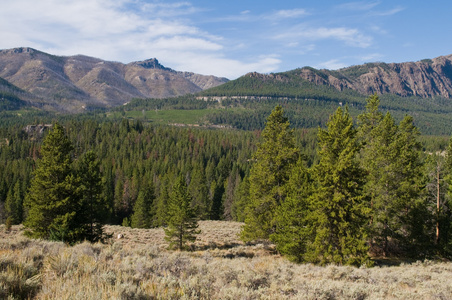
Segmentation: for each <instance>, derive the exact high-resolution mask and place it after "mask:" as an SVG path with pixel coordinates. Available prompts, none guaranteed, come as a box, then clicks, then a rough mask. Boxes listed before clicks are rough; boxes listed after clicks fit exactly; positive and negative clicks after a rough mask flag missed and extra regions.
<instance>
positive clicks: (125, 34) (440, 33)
mask: <svg viewBox="0 0 452 300" xmlns="http://www.w3.org/2000/svg"><path fill="white" fill-rule="evenodd" d="M451 11H452V1H449V0H434V1H425V0H424V1H421V0H404V1H397V0H379V1H372V0H370V1H338V0H336V1H332V0H330V1H324V0H311V1H304V0H298V1H293V0H287V1H285V0H279V1H275V0H259V1H251V0H240V1H236V0H229V1H212V0H191V1H184V0H181V1H178V0H168V1H158V0H109V1H108V0H39V1H36V0H14V1H2V3H1V4H0V49H10V48H16V47H32V48H35V49H37V50H40V51H44V52H47V53H50V54H54V55H64V56H70V55H77V54H83V55H87V56H93V57H97V58H100V59H103V60H110V61H119V62H122V63H130V62H134V61H141V60H145V59H150V58H157V59H158V60H159V62H160V63H161V64H162V65H164V66H165V67H169V68H172V69H174V70H177V71H190V72H195V73H199V74H204V75H215V76H221V77H227V78H229V79H235V78H237V77H240V76H242V75H245V74H246V73H248V72H260V73H276V72H284V71H289V70H293V69H296V68H301V67H304V66H311V67H314V68H318V69H330V70H335V69H340V68H344V67H349V66H352V65H359V64H363V63H366V62H377V61H379V62H386V63H391V62H398V63H399V62H406V61H418V60H422V59H426V58H435V57H438V56H442V55H449V54H452V38H451V33H452V19H451V17H450V13H451Z"/></svg>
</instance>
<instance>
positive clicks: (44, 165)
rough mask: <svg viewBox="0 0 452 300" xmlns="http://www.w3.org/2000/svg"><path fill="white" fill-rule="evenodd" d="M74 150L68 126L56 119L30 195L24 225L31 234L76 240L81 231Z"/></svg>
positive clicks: (70, 240) (32, 235)
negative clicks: (78, 220)
mask: <svg viewBox="0 0 452 300" xmlns="http://www.w3.org/2000/svg"><path fill="white" fill-rule="evenodd" d="M72 150H73V146H72V144H71V142H70V141H69V139H68V137H67V136H66V134H65V132H64V128H63V127H62V126H61V125H59V124H58V123H56V124H55V125H54V126H53V129H52V130H51V131H50V133H49V134H48V135H47V137H46V138H45V140H44V143H43V146H42V147H41V155H42V158H41V159H40V160H39V161H38V166H37V168H36V170H35V172H34V178H33V179H32V182H31V186H30V190H29V193H28V195H27V197H26V206H27V208H28V216H27V219H26V220H25V223H24V225H25V226H26V227H27V228H28V229H29V230H30V231H28V233H29V235H30V236H31V237H34V238H44V239H49V238H51V237H53V238H55V239H59V240H64V241H67V242H72V241H75V240H77V238H78V236H79V234H80V232H79V231H78V228H77V226H76V223H75V221H76V220H75V214H76V211H77V209H78V207H77V206H78V197H79V195H78V193H79V190H78V180H77V177H76V176H75V174H74V172H73V170H72V167H71V164H72ZM52 233H53V235H52Z"/></svg>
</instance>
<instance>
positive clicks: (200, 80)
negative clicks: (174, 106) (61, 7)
mask: <svg viewBox="0 0 452 300" xmlns="http://www.w3.org/2000/svg"><path fill="white" fill-rule="evenodd" d="M0 78H3V79H5V80H7V81H8V82H9V83H11V84H13V85H14V86H16V87H18V88H20V89H22V90H23V91H25V92H28V93H30V94H31V95H33V96H35V97H37V98H36V99H34V102H36V103H37V105H38V106H41V107H44V108H46V107H47V108H53V109H57V110H60V111H66V112H75V111H83V110H84V109H85V108H87V107H89V106H102V107H111V106H117V105H122V104H124V103H127V102H129V101H130V100H131V99H132V98H166V97H174V96H180V95H185V94H188V93H195V92H198V91H201V90H203V89H205V88H208V87H213V86H217V85H220V84H222V83H224V82H227V81H228V80H227V79H225V78H218V77H214V76H204V75H199V74H193V73H185V72H177V71H174V70H172V69H169V68H166V67H164V66H162V65H161V64H160V63H159V62H158V60H157V59H149V60H145V61H141V62H133V63H129V64H122V63H118V62H110V61H103V60H101V59H97V58H93V57H87V56H82V55H77V56H70V57H61V56H53V55H50V54H47V53H44V52H41V51H38V50H35V49H32V48H15V49H9V50H0ZM38 102H39V104H38Z"/></svg>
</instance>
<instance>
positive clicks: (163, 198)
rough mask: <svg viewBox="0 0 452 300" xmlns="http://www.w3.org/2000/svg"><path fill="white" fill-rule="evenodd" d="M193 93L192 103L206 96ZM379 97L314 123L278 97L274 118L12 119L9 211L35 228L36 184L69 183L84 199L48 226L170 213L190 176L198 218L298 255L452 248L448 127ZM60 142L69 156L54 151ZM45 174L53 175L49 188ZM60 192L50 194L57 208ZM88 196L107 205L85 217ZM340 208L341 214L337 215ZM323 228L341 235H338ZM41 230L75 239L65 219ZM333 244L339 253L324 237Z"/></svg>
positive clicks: (134, 222) (4, 206) (424, 252)
mask: <svg viewBox="0 0 452 300" xmlns="http://www.w3.org/2000/svg"><path fill="white" fill-rule="evenodd" d="M197 101H198V100H192V102H190V101H185V102H184V103H185V105H188V106H190V105H194V106H195V107H196V105H197V104H199V103H204V104H205V105H210V104H209V102H197ZM190 103H191V104H190ZM137 105H138V104H137ZM154 105H159V103H158V102H154ZM160 105H169V104H168V103H166V104H164V102H161V103H160ZM172 105H174V106H178V105H181V103H178V102H177V101H175V102H174V103H173V104H172ZM379 105H380V103H379V98H378V96H376V95H373V96H372V97H370V98H369V99H367V101H366V108H365V112H364V113H361V114H360V115H359V117H358V118H356V119H353V117H352V116H351V115H350V114H349V110H348V107H347V106H345V107H339V108H338V109H337V110H336V112H335V113H334V114H332V115H331V116H330V117H329V119H328V121H327V127H325V128H320V129H312V130H309V129H293V128H291V126H290V121H289V119H288V118H287V117H286V114H285V112H284V107H283V106H276V108H275V109H274V110H273V112H272V113H271V114H270V116H269V117H268V119H267V122H266V123H265V127H264V128H265V129H264V131H261V130H254V131H242V130H234V129H208V128H194V127H191V128H187V127H180V126H167V125H158V124H155V125H153V124H152V123H149V122H148V121H146V119H145V118H144V119H143V118H142V120H128V119H125V118H122V119H119V120H116V119H114V118H113V119H109V117H107V116H104V117H103V118H101V119H100V120H94V118H93V117H95V116H96V115H93V116H91V117H89V116H85V119H79V120H75V119H73V118H71V119H66V120H65V119H60V121H59V123H54V122H50V123H49V124H47V125H41V126H24V125H22V124H20V122H19V123H16V125H13V126H12V125H8V126H4V127H2V128H1V130H0V137H1V140H0V150H1V151H0V175H1V177H0V205H1V210H0V212H1V215H0V218H1V222H6V223H7V224H19V223H22V222H24V221H25V224H26V226H30V227H31V228H33V227H34V226H37V224H43V222H42V221H39V219H36V218H35V217H36V216H40V215H41V214H39V213H37V212H34V211H33V207H35V206H36V205H38V204H39V202H37V201H41V200H38V199H40V197H41V196H39V195H40V194H42V193H52V192H51V188H50V187H52V189H53V186H55V187H56V186H60V188H59V189H63V190H64V191H65V192H64V193H63V194H62V193H61V191H62V190H60V192H57V191H55V193H56V194H55V195H60V196H61V195H67V197H66V198H62V199H61V201H64V202H62V203H66V202H67V201H69V202H67V203H73V204H72V205H75V206H68V207H69V208H70V207H74V210H73V211H72V210H71V209H69V211H67V212H66V214H68V215H66V217H64V218H63V219H61V218H60V217H57V216H58V214H59V213H61V208H60V209H58V210H51V211H53V212H54V213H56V215H55V219H54V221H55V222H57V223H49V226H50V228H53V227H52V226H57V224H60V225H61V226H63V227H65V226H67V228H72V227H71V226H75V225H77V224H78V223H77V222H79V223H80V222H81V224H85V225H86V226H85V225H83V226H85V227H87V228H89V227H90V226H91V227H92V226H93V225H94V224H99V222H101V223H106V224H120V225H124V226H132V227H138V228H140V227H146V228H147V227H155V226H161V225H166V224H167V222H168V220H169V219H168V216H169V215H168V213H169V212H168V207H169V203H170V202H171V201H172V199H173V194H174V191H173V185H174V183H175V182H180V179H181V178H182V179H183V182H185V183H186V185H187V186H186V189H187V192H188V195H189V196H187V197H189V199H190V207H191V209H193V210H194V211H195V213H196V216H197V218H198V219H202V220H236V221H245V224H246V226H245V229H244V233H243V235H242V238H243V239H244V240H253V239H262V238H263V239H271V240H272V241H274V242H275V243H276V244H277V247H278V250H279V251H280V252H281V253H284V254H286V255H288V256H289V257H292V258H293V259H295V260H297V261H312V262H315V263H327V262H336V263H340V264H360V263H365V262H367V261H368V260H367V253H368V251H370V253H374V254H376V255H386V256H391V255H408V256H422V257H429V256H431V255H442V256H445V257H448V256H449V252H448V250H447V249H448V246H447V245H448V244H449V242H450V240H451V239H450V235H451V234H452V231H450V228H452V227H451V224H450V218H449V217H450V212H451V210H450V196H449V194H448V192H447V190H448V186H449V182H450V174H451V172H450V158H449V152H450V151H451V150H450V147H449V149H447V145H448V137H432V136H431V137H427V136H423V137H422V136H420V135H419V133H418V131H417V128H416V127H415V126H414V120H415V119H413V118H411V117H409V116H406V117H404V118H403V119H402V120H400V121H397V120H396V119H395V118H393V116H392V115H391V114H390V113H385V112H383V111H381V108H380V106H379ZM160 108H162V107H160ZM184 108H188V107H184ZM192 108H193V107H192ZM289 115H290V114H289ZM97 116H99V115H97ZM55 135H56V136H55ZM66 136H67V142H64V143H62V142H63V141H65V140H66ZM43 142H44V144H43ZM58 143H62V144H61V145H60V146H57V144H58ZM58 149H60V150H58ZM446 150H447V151H446ZM55 151H56V152H55ZM59 153H61V154H62V155H63V154H64V155H63V156H62V157H61V159H62V160H61V162H60V163H57V161H58V160H57V157H59V155H60V154H59ZM58 159H60V158H58ZM63 166H64V169H62V168H63ZM50 168H55V171H49V170H50ZM57 172H62V173H61V180H60V179H59V180H58V181H54V183H51V182H52V181H53V180H55V176H50V177H49V175H48V174H57ZM97 173H99V175H96V174H97ZM89 174H91V175H90V176H88V175H89ZM87 176H88V177H87ZM96 178H98V179H96ZM177 178H179V179H178V180H176V179H177ZM41 181H42V182H43V183H44V182H47V183H46V184H50V185H49V188H47V189H44V190H39V189H40V188H39V186H40V185H39V184H37V182H41ZM96 182H97V183H96ZM388 183H391V184H388ZM393 183H394V184H393ZM97 184H98V185H99V189H98V188H96V185H97ZM180 185H181V184H180V183H179V185H178V187H177V188H180ZM332 187H334V188H332ZM86 191H91V192H86ZM60 196H58V197H60ZM68 197H69V198H68ZM90 197H95V198H90ZM338 197H339V198H338ZM45 199H47V197H45ZM65 199H66V200H65ZM68 199H73V200H68ZM89 199H97V200H89ZM58 201H60V200H58ZM58 201H57V202H55V204H52V205H56V206H55V207H60V204H58V203H59V202H58ZM71 201H75V202H71ZM93 201H95V202H93ZM326 201H328V202H326ZM349 201H351V202H349ZM34 203H35V204H34ZM76 203H78V204H76ZM87 203H92V205H94V204H93V203H97V204H95V205H96V207H98V208H100V209H99V212H102V213H101V215H99V216H86V215H80V216H78V215H77V211H80V212H82V211H87V210H86V209H82V208H83V207H85V205H88V204H87ZM325 203H330V204H328V205H326V206H325ZM351 203H354V204H351ZM39 205H41V204H39ZM49 207H50V206H47V208H46V209H49ZM438 207H439V209H438ZM326 208H331V209H333V211H326V210H325V209H326ZM88 211H94V207H92V209H91V210H88ZM71 212H73V213H74V214H75V216H72V217H71ZM44 215H46V214H44ZM334 216H340V218H339V217H338V219H335V220H330V221H327V220H329V218H331V217H332V218H333V219H334ZM89 219H91V221H90V222H91V225H90V226H88V225H89V223H90V222H88V221H87V220H89ZM77 220H79V221H77ZM83 220H85V221H83ZM92 220H97V221H95V222H94V223H93V221H92ZM366 220H367V221H366ZM370 220H372V222H371V221H370ZM52 222H53V221H52ZM68 222H69V223H68ZM71 222H72V223H71ZM74 222H75V223H74ZM331 222H332V223H331ZM33 224H35V225H33ZM71 224H72V225H71ZM74 224H75V225H74ZM331 224H336V225H334V226H333V227H331ZM347 224H348V225H347ZM60 225H58V226H57V227H55V228H63V227H61V226H60ZM370 225H372V226H370ZM295 228H296V230H295V231H294V229H295ZM350 228H355V229H353V230H351V229H350ZM308 229H309V230H308ZM35 230H36V229H35ZM47 230H48V229H47ZM77 230H78V229H77V226H75V227H74V231H71V234H72V239H73V240H74V241H76V240H77V239H79V238H77V236H85V235H80V233H77V232H78V231H77ZM287 230H289V231H287ZM307 230H308V231H307ZM363 230H364V231H363ZM326 232H334V236H335V237H336V238H335V239H333V240H328V238H327V236H326V235H325V233H326ZM92 233H93V231H92V229H91V234H92ZM352 233H353V234H352ZM35 234H36V235H35V236H40V235H38V234H44V235H43V237H46V238H52V239H57V240H60V239H63V240H66V241H70V240H71V239H69V237H68V235H67V234H68V232H56V231H55V230H50V231H47V233H46V231H44V232H43V233H39V231H35ZM350 234H352V235H350ZM300 237H303V238H302V239H301V240H300V239H299V238H300ZM369 237H370V238H371V239H370V240H369ZM313 238H314V240H311V239H313ZM325 239H326V240H325ZM336 239H337V240H336ZM93 240H95V239H93ZM297 241H298V242H297ZM300 241H301V243H300ZM311 243H312V244H311ZM317 243H320V244H318V245H317ZM325 243H326V244H325ZM330 243H332V244H331V245H334V247H333V248H334V249H336V250H334V251H333V252H331V251H332V250H328V249H329V248H328V247H327V246H325V245H330ZM313 245H317V246H313ZM321 245H323V246H321ZM341 245H342V246H341ZM344 245H356V246H358V245H361V246H359V247H358V248H348V247H349V246H344ZM324 247H326V248H324ZM312 251H314V252H312ZM316 251H317V252H316ZM318 251H320V252H318ZM350 251H351V252H350ZM337 255H339V256H337Z"/></svg>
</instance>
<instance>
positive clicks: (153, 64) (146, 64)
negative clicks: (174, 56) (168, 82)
mask: <svg viewBox="0 0 452 300" xmlns="http://www.w3.org/2000/svg"><path fill="white" fill-rule="evenodd" d="M132 64H133V65H135V66H140V67H143V68H145V69H158V70H166V71H173V70H172V69H170V68H167V67H164V66H163V65H161V64H160V63H159V61H158V60H157V58H150V59H146V60H143V61H137V62H134V63H132Z"/></svg>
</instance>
